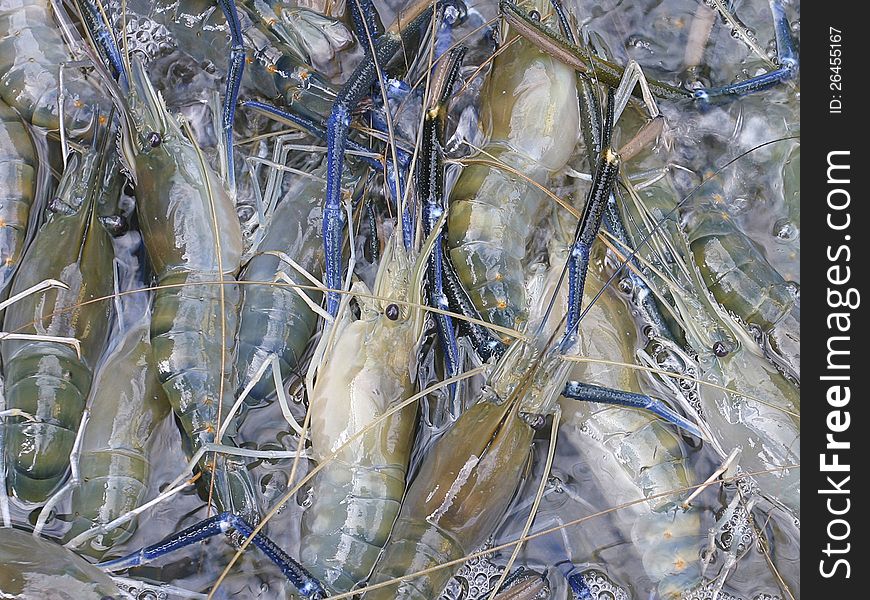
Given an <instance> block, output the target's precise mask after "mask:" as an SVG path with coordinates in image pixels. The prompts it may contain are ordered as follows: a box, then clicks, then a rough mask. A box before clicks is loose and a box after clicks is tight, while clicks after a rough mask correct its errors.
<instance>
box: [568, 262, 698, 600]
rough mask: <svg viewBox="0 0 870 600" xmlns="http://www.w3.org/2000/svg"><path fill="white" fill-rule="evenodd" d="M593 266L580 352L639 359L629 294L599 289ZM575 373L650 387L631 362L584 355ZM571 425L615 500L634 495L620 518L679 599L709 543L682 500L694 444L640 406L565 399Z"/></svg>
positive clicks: (692, 582)
mask: <svg viewBox="0 0 870 600" xmlns="http://www.w3.org/2000/svg"><path fill="white" fill-rule="evenodd" d="M602 275H603V273H601V271H599V270H594V269H590V271H589V279H588V280H587V287H588V289H587V293H586V296H587V297H586V301H585V302H584V304H586V305H587V306H590V309H589V313H588V314H587V315H586V317H585V319H584V320H583V322H582V323H581V330H580V331H581V335H580V341H579V344H580V347H579V352H580V354H581V355H583V356H594V357H597V358H602V359H606V360H610V361H615V362H620V363H633V362H635V356H634V349H635V341H636V340H635V339H634V336H626V335H625V332H626V331H633V330H634V328H635V325H634V323H633V322H632V319H631V316H630V315H631V311H630V309H629V307H627V306H626V305H625V303H624V301H623V300H622V299H620V298H618V297H616V296H615V295H614V294H612V293H608V292H605V293H604V294H602V295H601V296H600V297H599V298H598V300H597V301H596V302H595V304H590V303H591V300H592V297H593V296H594V295H595V294H596V293H597V291H598V289H600V288H601V287H602V286H603V285H604V284H605V283H606V277H603V276H602ZM571 379H576V380H579V381H585V382H588V383H591V384H594V385H599V386H603V387H608V388H613V389H621V390H633V391H642V390H640V387H639V382H638V381H637V378H636V377H635V375H634V372H633V371H632V370H630V369H626V368H620V367H616V368H614V367H612V366H601V365H596V364H593V363H577V364H576V365H575V366H574V368H573V369H572V372H571ZM561 407H562V417H563V421H562V423H563V425H562V429H563V431H570V432H571V434H570V435H581V436H582V440H581V441H580V442H578V443H577V444H576V447H577V448H579V449H580V451H581V453H582V456H581V459H580V460H583V459H584V458H585V459H586V461H587V462H589V463H590V464H596V468H595V469H592V470H591V473H592V474H593V476H594V477H596V479H597V480H598V483H599V485H600V486H601V487H602V488H603V489H606V490H607V495H608V497H609V498H611V499H612V501H613V504H614V505H619V504H623V503H634V502H635V501H636V500H637V499H638V498H649V500H648V501H647V502H644V503H634V504H632V505H631V506H629V507H628V508H625V509H623V510H620V511H619V513H618V516H619V518H620V519H621V521H622V522H623V523H624V524H625V526H626V529H627V536H628V537H630V539H631V540H632V543H633V544H634V546H635V548H637V550H638V553H639V554H640V556H641V561H642V563H643V568H644V571H645V572H646V574H647V576H648V577H649V579H650V581H652V582H654V583H655V584H656V586H657V589H658V593H659V597H661V598H669V599H677V598H679V597H680V595H681V594H682V593H683V592H684V591H687V590H691V589H694V588H695V587H696V586H697V585H698V584H699V583H700V581H701V572H700V562H699V560H698V552H699V548H700V546H701V545H702V544H703V535H702V531H701V521H700V514H699V512H698V511H697V510H694V509H689V510H682V509H680V508H678V507H677V505H678V503H679V502H680V501H682V500H683V496H684V495H685V492H682V493H681V492H673V493H670V494H668V492H669V491H671V490H686V489H688V488H689V487H690V486H691V484H692V483H693V482H694V478H693V477H692V476H691V475H690V473H691V470H690V468H689V466H688V465H687V464H686V462H687V458H688V452H687V450H686V447H685V445H684V444H683V442H682V441H681V439H680V437H679V436H678V435H677V433H676V432H675V431H674V430H673V428H672V427H670V426H668V424H666V423H664V422H662V421H661V419H659V418H657V417H656V416H655V415H652V414H649V413H646V412H644V411H639V410H636V409H631V408H625V407H620V406H613V405H607V404H597V403H585V402H584V403H578V402H576V401H574V400H563V401H562V402H561Z"/></svg>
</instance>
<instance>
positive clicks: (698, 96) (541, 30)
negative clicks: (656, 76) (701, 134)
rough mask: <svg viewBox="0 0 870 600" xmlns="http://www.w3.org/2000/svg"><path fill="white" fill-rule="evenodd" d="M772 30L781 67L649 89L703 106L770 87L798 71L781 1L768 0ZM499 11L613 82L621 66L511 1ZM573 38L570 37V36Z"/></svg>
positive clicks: (544, 45) (549, 49)
mask: <svg viewBox="0 0 870 600" xmlns="http://www.w3.org/2000/svg"><path fill="white" fill-rule="evenodd" d="M770 6H771V12H772V13H773V19H774V26H775V31H776V46H777V54H778V56H779V62H780V65H781V67H780V68H779V69H776V70H774V71H771V72H769V73H765V74H764V75H759V76H758V77H753V78H751V79H748V80H746V81H742V82H739V83H735V84H733V85H728V86H724V87H719V88H707V89H699V90H694V91H688V90H685V89H683V88H676V87H674V86H671V85H668V84H665V83H662V82H660V81H656V80H653V79H647V83H648V85H649V89H650V91H651V92H652V93H653V95H655V96H656V97H658V98H664V99H668V100H682V99H687V98H688V99H691V100H694V101H695V102H697V104H698V105H699V106H704V105H706V104H707V103H708V102H709V101H710V100H712V99H732V98H737V97H739V96H745V95H747V94H751V93H753V92H757V91H761V90H765V89H768V88H770V87H773V86H774V85H777V84H779V83H781V82H783V81H787V80H788V79H790V78H792V77H794V75H795V74H796V73H797V71H798V59H797V53H796V52H795V49H794V43H793V41H792V38H791V34H790V29H789V24H788V20H787V19H786V16H785V11H784V10H783V7H782V3H781V0H770ZM499 10H500V12H501V14H502V16H503V17H504V18H505V19H506V20H507V21H508V23H509V24H510V25H511V26H512V27H514V28H515V29H516V31H517V32H518V33H519V34H520V35H522V36H523V37H525V38H526V39H528V40H530V41H532V42H534V43H536V44H537V45H538V47H539V48H540V49H541V50H542V51H543V52H546V53H548V54H550V55H552V56H554V57H556V58H558V59H559V60H561V61H563V62H565V63H566V64H568V65H571V66H573V67H574V68H575V69H577V70H578V71H580V72H581V73H589V72H592V71H594V72H595V75H596V77H597V78H598V79H599V80H600V81H602V82H604V83H606V84H608V85H611V86H615V85H617V83H618V82H619V80H620V78H621V77H622V73H623V71H624V68H623V67H622V66H621V65H618V64H615V63H611V62H609V61H606V60H604V59H602V58H599V57H598V56H596V55H594V54H589V53H588V52H584V51H583V50H582V49H581V48H579V47H578V46H577V44H576V43H574V42H572V41H570V40H568V39H565V38H564V37H563V36H561V35H558V34H557V33H555V32H553V31H552V30H550V29H549V28H547V27H546V26H545V25H543V24H541V23H540V22H538V21H536V20H535V19H533V18H531V17H530V16H529V15H528V14H527V13H526V12H525V11H523V10H522V9H521V8H519V7H518V6H517V5H516V4H515V3H514V2H512V0H500V2H499ZM571 37H573V36H571Z"/></svg>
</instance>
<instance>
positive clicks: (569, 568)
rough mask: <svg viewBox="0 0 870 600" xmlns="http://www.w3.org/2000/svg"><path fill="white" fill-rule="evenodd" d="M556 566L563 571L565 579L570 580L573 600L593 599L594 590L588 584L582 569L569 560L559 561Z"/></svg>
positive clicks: (569, 584)
mask: <svg viewBox="0 0 870 600" xmlns="http://www.w3.org/2000/svg"><path fill="white" fill-rule="evenodd" d="M556 567H557V568H558V569H559V571H561V572H562V575H563V576H564V577H565V579H567V580H568V586H569V587H570V588H571V592H573V594H572V597H573V600H593V598H594V596H592V590H590V589H589V586H588V585H587V584H586V580H585V579H584V578H583V573H582V572H581V571H580V569H578V568H577V567H575V566H574V564H573V563H572V562H570V561H567V560H566V561H562V562H560V563H558V564H557V565H556Z"/></svg>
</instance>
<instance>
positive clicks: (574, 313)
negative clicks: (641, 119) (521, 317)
mask: <svg viewBox="0 0 870 600" xmlns="http://www.w3.org/2000/svg"><path fill="white" fill-rule="evenodd" d="M613 110H614V108H613V90H612V89H611V90H610V92H609V95H608V102H607V115H606V118H605V120H604V125H603V127H602V135H601V139H602V147H603V148H604V150H603V151H602V152H601V156H600V157H599V158H598V166H597V167H596V169H595V177H594V179H593V181H592V187H591V188H590V189H589V195H588V196H587V198H586V206H585V207H584V209H583V215H582V217H581V218H580V222H579V223H578V224H577V232H576V233H575V236H574V243H573V244H572V245H571V253H570V254H569V256H568V315H567V320H566V325H565V334H564V336H563V337H562V341H561V342H560V345H559V347H560V349H561V350H562V352H567V351H568V350H569V349H570V348H571V347H572V346H573V345H574V341H575V340H576V339H577V330H578V327H579V325H580V318H581V312H580V309H581V308H582V302H583V288H584V287H585V285H586V272H587V271H588V269H589V253H590V250H591V248H592V243H593V242H594V241H595V237H596V236H597V235H598V230H599V229H601V221H602V220H603V218H604V211H605V209H606V208H607V202H608V199H609V198H610V195H611V192H612V190H613V185H614V183H615V182H616V174H617V173H618V172H619V156H617V154H616V153H615V152H613V151H612V150H611V149H610V137H611V134H612V132H613Z"/></svg>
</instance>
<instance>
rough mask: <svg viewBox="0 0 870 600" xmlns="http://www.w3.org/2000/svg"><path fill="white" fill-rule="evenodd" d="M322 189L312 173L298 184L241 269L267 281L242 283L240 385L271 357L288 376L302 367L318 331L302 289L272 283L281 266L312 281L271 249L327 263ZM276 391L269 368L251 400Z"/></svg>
mask: <svg viewBox="0 0 870 600" xmlns="http://www.w3.org/2000/svg"><path fill="white" fill-rule="evenodd" d="M323 190H324V185H323V183H322V182H320V181H319V180H313V179H308V178H306V179H305V180H304V182H303V183H302V184H301V185H300V186H298V187H297V188H294V189H293V190H292V192H291V195H288V197H286V198H285V199H284V200H283V201H282V202H281V203H280V204H278V207H277V208H276V209H275V212H274V214H273V215H272V218H271V220H270V222H269V224H268V225H267V227H268V229H267V232H266V234H265V236H264V237H263V240H262V242H261V243H260V245H259V247H258V248H257V253H256V254H254V256H253V257H251V259H250V260H249V261H248V263H247V265H245V268H244V269H243V270H242V274H241V277H240V280H242V281H247V282H265V283H264V284H263V285H256V284H247V285H244V286H243V287H242V313H241V321H240V324H239V336H238V337H239V352H238V358H237V363H236V364H237V368H238V372H239V376H240V381H239V386H240V387H241V388H244V387H245V386H247V385H248V383H249V382H250V380H251V379H252V378H253V377H254V376H255V375H256V374H257V371H258V370H259V369H260V367H261V365H262V364H263V362H264V361H266V360H268V359H269V357H270V356H277V357H278V363H279V365H280V367H281V372H282V374H283V375H284V376H285V377H286V376H288V375H290V374H292V373H294V372H296V371H298V368H299V359H300V357H301V356H302V353H303V351H304V350H305V347H306V346H307V345H308V341H309V340H310V339H311V336H312V335H313V333H314V327H315V325H316V324H317V315H316V314H315V313H314V311H313V310H311V308H310V307H309V306H308V304H306V303H305V301H304V300H303V299H302V298H301V297H300V295H299V293H298V292H297V291H296V290H294V289H291V288H290V287H288V286H286V285H269V284H270V283H271V282H272V281H274V279H275V276H276V275H277V274H278V273H279V272H282V271H283V272H285V273H287V274H288V275H290V276H291V279H292V280H293V281H296V282H299V283H301V284H306V285H309V286H310V283H309V282H308V281H307V280H306V279H304V278H303V276H302V275H301V274H299V273H298V272H296V270H295V269H293V268H292V267H291V266H290V265H287V264H285V263H284V262H283V261H282V260H281V258H279V257H278V256H275V255H274V254H268V253H269V252H281V253H284V254H286V255H287V256H289V257H291V258H293V260H294V261H296V263H297V264H298V265H299V266H301V267H302V268H303V269H306V270H307V271H309V272H318V271H319V270H320V265H321V264H322V262H323V242H322V241H321V240H322V238H321V235H320V230H321V203H322V201H323V194H324V191H323ZM302 292H303V293H305V294H308V295H309V296H311V297H312V299H313V301H314V302H317V301H318V297H319V294H318V293H312V292H311V291H309V290H307V289H306V290H302ZM274 394H275V385H274V383H273V379H272V378H271V377H269V376H268V372H267V373H266V374H265V376H263V377H261V378H260V380H259V381H258V382H257V384H256V385H255V386H254V388H253V389H252V390H251V392H250V394H249V396H248V399H247V400H246V401H247V402H248V403H249V404H252V405H254V404H260V403H262V402H264V401H266V400H268V399H269V398H270V397H271V396H273V395H274Z"/></svg>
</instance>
